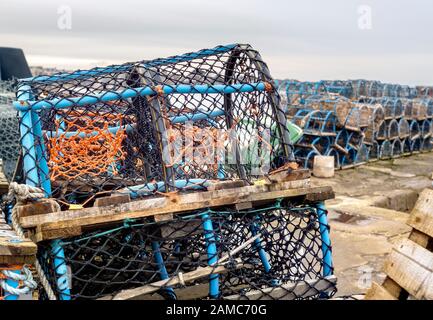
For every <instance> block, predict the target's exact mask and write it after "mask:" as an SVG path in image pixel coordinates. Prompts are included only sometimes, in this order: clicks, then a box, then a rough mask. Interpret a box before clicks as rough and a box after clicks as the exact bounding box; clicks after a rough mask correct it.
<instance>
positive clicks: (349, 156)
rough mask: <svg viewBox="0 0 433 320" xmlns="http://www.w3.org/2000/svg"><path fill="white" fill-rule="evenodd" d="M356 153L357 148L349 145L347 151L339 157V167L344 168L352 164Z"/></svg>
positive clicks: (354, 161)
mask: <svg viewBox="0 0 433 320" xmlns="http://www.w3.org/2000/svg"><path fill="white" fill-rule="evenodd" d="M357 155H358V150H356V149H355V148H353V147H350V146H349V147H348V149H347V153H344V154H341V159H340V163H341V167H342V168H344V167H347V166H352V165H354V164H355V163H356V158H357Z"/></svg>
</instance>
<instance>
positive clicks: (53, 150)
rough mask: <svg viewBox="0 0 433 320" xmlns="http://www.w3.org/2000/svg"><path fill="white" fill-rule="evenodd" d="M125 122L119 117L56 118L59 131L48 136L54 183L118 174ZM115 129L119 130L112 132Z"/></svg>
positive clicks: (123, 155) (122, 155) (51, 176)
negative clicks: (61, 179) (111, 128)
mask: <svg viewBox="0 0 433 320" xmlns="http://www.w3.org/2000/svg"><path fill="white" fill-rule="evenodd" d="M122 120H123V116H122V115H120V114H118V115H112V114H111V115H98V114H92V117H88V116H86V117H76V118H75V117H74V118H73V119H67V118H61V119H57V120H56V121H55V125H56V132H55V134H54V135H53V136H51V137H48V155H49V161H48V165H49V167H50V178H51V180H52V181H54V180H56V179H58V178H66V179H68V178H77V177H79V176H85V175H90V176H98V175H100V174H102V173H106V172H109V173H111V174H112V175H116V174H117V173H118V171H117V166H116V162H118V161H119V160H124V159H125V154H124V152H123V150H122V143H123V141H124V140H125V138H126V130H125V127H124V126H122ZM113 126H116V128H118V129H117V130H111V132H110V131H109V128H110V127H113ZM71 133H72V134H71Z"/></svg>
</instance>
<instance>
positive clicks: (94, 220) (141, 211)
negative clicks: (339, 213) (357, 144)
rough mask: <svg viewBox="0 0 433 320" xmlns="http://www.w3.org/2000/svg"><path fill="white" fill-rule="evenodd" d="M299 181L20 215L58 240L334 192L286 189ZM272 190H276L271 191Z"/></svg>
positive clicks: (43, 236)
mask: <svg viewBox="0 0 433 320" xmlns="http://www.w3.org/2000/svg"><path fill="white" fill-rule="evenodd" d="M300 183H302V181H301V182H300V181H293V182H284V183H281V184H274V185H270V186H269V185H260V186H248V187H242V188H235V189H224V190H216V191H207V192H194V193H186V194H178V195H174V196H171V197H158V198H150V199H145V200H140V201H133V202H129V203H121V204H117V205H113V206H107V207H92V208H85V209H81V210H69V211H60V212H55V213H49V214H45V215H37V216H28V217H23V218H20V223H21V225H22V227H23V228H34V227H38V229H37V232H38V233H39V235H38V237H37V239H36V240H38V241H42V240H48V239H55V238H56V237H58V236H57V234H61V232H60V231H56V232H54V230H60V229H68V230H72V231H74V230H75V232H77V233H79V232H81V231H80V229H79V227H80V228H89V227H92V226H101V225H104V224H112V223H116V222H120V221H123V220H124V219H136V218H144V217H150V216H157V215H166V214H169V213H174V214H176V213H181V212H189V211H194V210H199V209H204V208H212V207H219V206H227V205H237V204H242V203H253V204H257V203H260V204H262V203H267V202H272V201H274V200H275V199H278V198H290V197H299V196H307V197H311V198H313V199H314V200H315V201H322V200H326V199H330V198H333V197H334V193H333V191H332V188H330V187H316V188H298V189H284V188H286V187H288V186H291V185H293V184H295V185H299V184H300ZM304 183H306V182H304ZM270 189H272V190H273V191H270ZM280 189H281V190H280ZM311 198H310V199H311ZM59 232H60V233H59ZM73 235H78V234H73Z"/></svg>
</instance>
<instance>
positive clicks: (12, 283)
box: [4, 270, 21, 300]
mask: <svg viewBox="0 0 433 320" xmlns="http://www.w3.org/2000/svg"><path fill="white" fill-rule="evenodd" d="M11 272H13V273H16V274H21V270H13V271H12V270H11ZM6 284H7V285H8V286H10V287H12V288H18V286H19V282H18V281H15V280H12V279H9V278H7V279H6ZM4 297H5V298H4V299H5V300H18V298H19V295H16V294H11V293H10V292H8V291H6V292H5V293H4Z"/></svg>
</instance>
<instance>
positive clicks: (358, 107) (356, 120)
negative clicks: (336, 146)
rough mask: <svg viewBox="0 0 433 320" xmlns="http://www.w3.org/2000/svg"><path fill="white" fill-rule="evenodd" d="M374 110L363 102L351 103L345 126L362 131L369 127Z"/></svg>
mask: <svg viewBox="0 0 433 320" xmlns="http://www.w3.org/2000/svg"><path fill="white" fill-rule="evenodd" d="M371 115H372V110H371V109H370V108H369V106H367V105H365V104H362V103H355V102H353V103H351V108H350V110H349V112H348V114H347V116H346V122H345V124H344V127H345V128H346V129H348V130H352V131H361V130H362V129H363V128H366V127H368V125H369V122H370V117H371Z"/></svg>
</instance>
